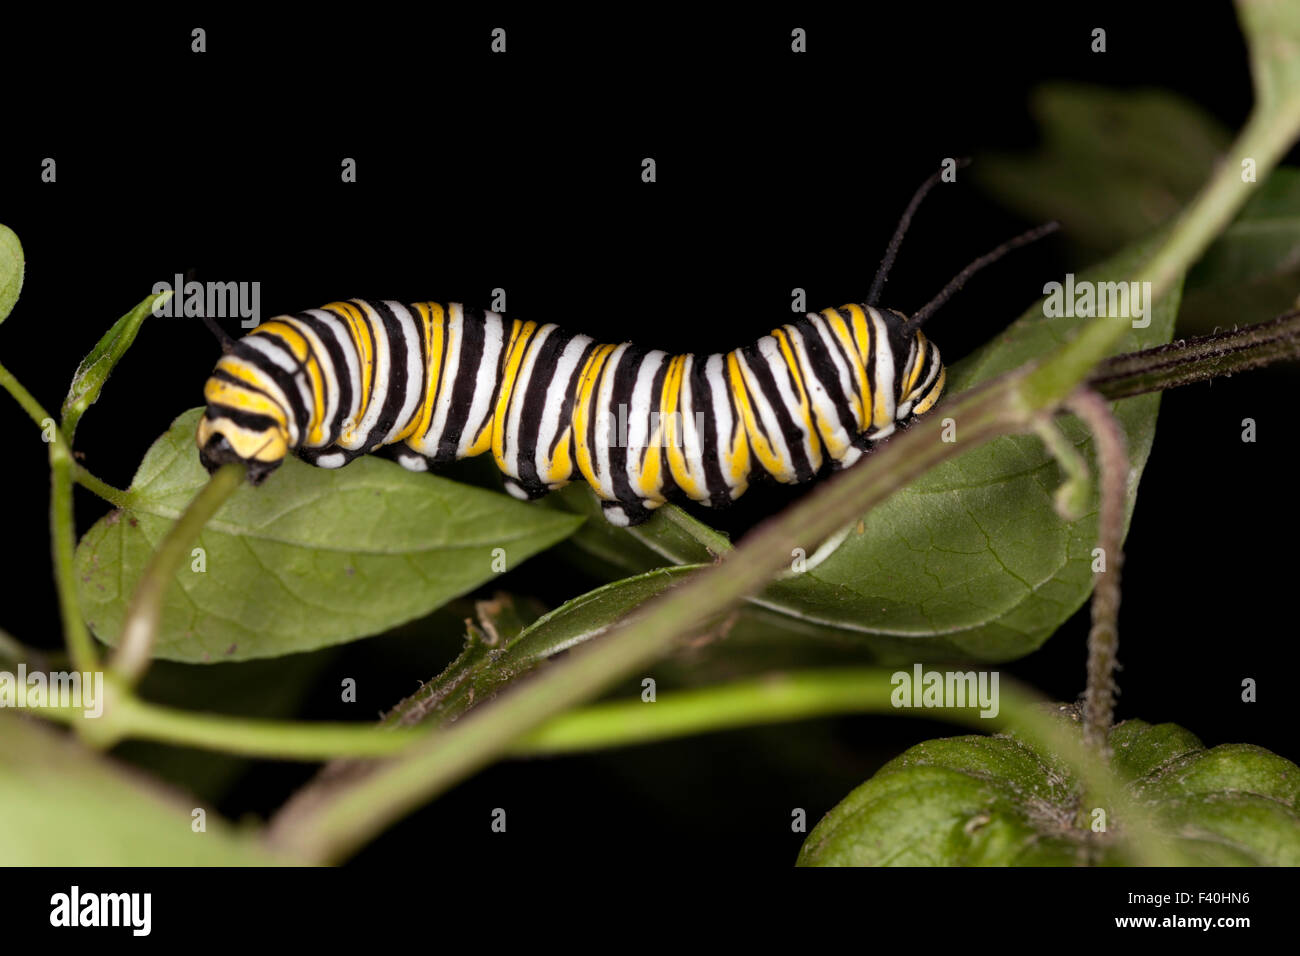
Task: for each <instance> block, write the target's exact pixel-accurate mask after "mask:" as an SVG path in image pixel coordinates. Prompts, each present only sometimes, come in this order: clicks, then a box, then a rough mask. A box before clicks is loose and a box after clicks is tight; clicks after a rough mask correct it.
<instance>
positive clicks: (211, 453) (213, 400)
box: [195, 356, 290, 485]
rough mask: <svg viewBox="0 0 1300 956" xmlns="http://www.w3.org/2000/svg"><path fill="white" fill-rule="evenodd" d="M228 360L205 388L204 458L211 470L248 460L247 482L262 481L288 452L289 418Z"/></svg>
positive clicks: (200, 439) (201, 423) (201, 421)
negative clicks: (206, 402) (235, 371)
mask: <svg viewBox="0 0 1300 956" xmlns="http://www.w3.org/2000/svg"><path fill="white" fill-rule="evenodd" d="M229 361H230V359H229V357H228V356H227V357H223V358H222V360H221V362H219V363H218V364H217V370H216V371H215V372H213V374H212V377H211V378H209V379H208V383H207V385H206V386H205V387H204V389H203V395H204V397H205V398H206V399H207V400H208V407H207V410H206V411H205V412H204V413H203V417H202V418H201V419H199V428H198V432H197V433H196V435H195V442H196V443H197V444H198V446H199V461H200V462H201V463H202V464H203V467H204V468H206V469H207V470H208V472H209V473H211V472H213V471H216V470H217V469H218V468H220V467H221V466H222V465H225V464H229V463H231V462H244V463H245V464H247V465H248V480H249V481H250V482H251V483H252V484H254V485H259V484H261V483H262V482H263V481H264V480H265V479H266V476H267V475H269V474H270V473H271V472H273V471H275V469H276V468H278V467H280V463H281V462H283V461H284V456H285V455H286V454H288V451H289V444H290V436H289V419H288V416H287V415H286V414H285V411H284V409H283V408H282V407H281V406H280V403H279V402H277V401H275V400H274V399H272V398H270V396H269V395H267V394H266V392H265V391H261V390H258V389H257V388H256V387H255V386H253V385H251V384H250V383H249V382H248V381H247V380H246V379H244V378H242V377H239V376H237V375H235V374H232V370H230V369H226V368H223V365H226V364H227V363H228V362H229Z"/></svg>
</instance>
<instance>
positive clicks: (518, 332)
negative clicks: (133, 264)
mask: <svg viewBox="0 0 1300 956" xmlns="http://www.w3.org/2000/svg"><path fill="white" fill-rule="evenodd" d="M939 179H940V175H939V174H935V175H934V176H931V177H930V178H929V179H928V180H927V181H926V182H925V183H924V184H922V186H921V188H920V189H919V190H918V191H917V193H916V195H915V196H914V197H913V199H912V201H911V203H910V204H909V205H908V208H907V210H906V211H905V212H904V214H903V217H902V220H901V221H900V222H899V225H898V228H897V229H896V231H895V233H894V236H893V238H892V239H891V241H890V244H889V248H888V250H887V251H886V254H885V257H884V260H883V261H882V263H881V266H880V269H879V271H878V272H877V273H876V277H875V280H874V281H873V283H872V287H871V292H870V294H869V296H868V299H867V302H866V303H865V304H862V305H847V306H843V307H841V308H839V309H826V310H824V311H822V312H820V313H811V314H808V315H805V316H804V317H802V318H800V319H798V320H796V321H794V322H791V323H790V324H788V325H783V326H781V327H780V328H778V329H775V330H773V331H772V333H771V334H770V335H767V336H764V337H763V338H761V339H759V340H758V341H757V342H756V343H754V344H753V345H748V346H745V347H742V348H738V349H735V350H734V351H731V352H727V353H725V354H713V355H669V354H668V353H666V352H662V351H657V350H650V349H644V348H641V347H638V346H636V345H633V344H631V343H626V342H625V343H623V344H620V345H602V344H598V343H597V342H596V341H595V340H593V339H591V338H588V337H587V336H585V335H580V334H576V333H573V332H566V331H564V330H562V329H560V328H559V327H558V326H555V325H538V324H537V323H535V322H525V321H521V320H518V319H515V320H508V319H506V318H504V317H503V316H501V315H498V314H497V313H494V312H480V311H476V310H474V309H471V308H466V307H464V306H461V305H459V304H456V303H452V304H450V305H447V306H443V305H440V304H438V303H435V302H417V303H415V304H413V305H403V304H402V303H399V302H390V301H366V300H362V299H352V300H349V301H347V302H334V303H331V304H329V305H327V306H325V307H323V308H320V309H311V310H309V311H306V312H299V313H295V314H293V315H281V316H277V317H276V318H273V319H270V320H268V321H266V322H264V323H262V324H261V325H259V326H258V327H257V328H256V329H254V330H253V331H252V332H251V333H249V334H248V335H247V336H245V337H244V338H242V339H240V340H238V341H233V340H230V339H229V338H228V337H226V336H225V333H222V332H220V330H219V329H215V327H214V330H215V331H217V333H218V335H219V336H220V337H221V338H222V341H223V344H224V352H225V354H223V356H222V357H221V359H220V360H219V361H218V362H217V367H216V370H215V371H214V372H213V373H212V376H211V377H210V378H209V379H208V382H207V385H206V387H205V389H204V397H205V398H206V400H207V410H206V412H205V414H204V417H203V418H202V419H201V420H200V422H199V428H198V434H197V442H198V446H199V455H200V460H201V461H202V463H203V465H204V466H205V467H206V468H207V469H208V470H209V471H212V470H215V469H216V468H217V467H218V466H220V465H222V464H224V463H226V462H232V461H240V462H245V463H247V465H248V477H249V480H250V481H252V482H253V483H254V484H257V483H260V482H261V481H262V480H263V479H264V478H265V477H266V476H267V475H268V474H269V473H270V472H271V471H273V470H274V469H275V468H276V467H277V466H278V465H279V464H280V463H281V462H282V461H283V460H284V458H285V456H286V455H287V454H288V453H289V452H294V453H295V454H297V455H298V456H299V457H301V458H303V459H305V460H306V461H308V462H311V463H312V464H315V465H319V466H321V467H325V468H338V467H341V466H343V465H345V464H347V463H348V462H349V461H351V460H352V459H353V458H356V457H357V456H358V455H363V454H367V453H370V452H381V451H382V452H385V453H387V454H389V455H390V456H391V457H394V458H396V459H397V461H399V462H400V463H401V464H402V465H404V466H405V467H407V468H410V469H413V470H416V471H424V470H427V469H428V468H430V467H434V466H437V465H439V464H441V463H445V462H449V461H452V460H454V459H459V458H467V457H472V456H475V455H481V454H484V453H486V452H491V453H492V456H493V458H494V459H495V461H496V464H497V467H498V468H500V470H501V472H502V474H503V475H504V476H505V483H506V487H507V489H508V490H509V491H510V492H511V493H512V494H514V495H515V496H516V497H519V498H536V497H540V496H541V495H544V494H546V493H547V492H548V491H551V490H554V489H556V488H559V487H561V486H563V485H564V484H566V483H568V482H569V481H570V480H572V479H574V478H582V479H583V480H585V481H586V482H587V483H588V484H590V485H591V487H592V488H593V489H594V490H595V492H596V495H597V496H598V497H599V498H600V499H601V502H602V505H603V507H604V511H605V515H606V517H607V518H608V519H609V520H610V521H611V522H613V523H614V524H618V525H633V524H638V523H640V522H642V521H644V520H646V519H647V518H648V517H649V516H650V514H651V512H652V511H653V509H655V508H657V507H659V506H660V505H662V504H664V503H665V502H666V501H667V500H669V499H670V498H672V497H674V496H681V497H684V498H688V499H691V500H694V501H698V502H703V503H704V504H708V505H713V506H720V505H724V504H727V503H729V502H730V501H732V500H733V499H735V498H737V497H739V496H740V495H741V494H742V493H744V491H745V490H746V488H747V487H748V486H749V483H750V481H751V479H753V478H754V477H755V476H757V475H759V474H767V475H770V476H772V477H773V478H775V479H776V480H777V481H779V482H783V483H795V482H804V481H808V480H809V479H811V478H812V477H813V476H814V475H815V474H816V473H817V472H818V471H819V470H821V469H822V468H823V467H824V466H829V467H832V468H840V467H845V466H847V465H850V464H852V463H853V462H854V461H856V460H857V459H858V458H859V457H860V456H861V455H862V453H863V452H864V451H865V450H866V449H867V448H869V447H870V445H871V443H872V442H873V441H876V440H879V439H881V438H884V437H886V436H887V435H889V434H891V433H892V432H893V431H894V430H895V428H897V427H898V426H899V424H900V423H905V422H906V421H907V420H908V419H910V418H912V417H913V416H916V415H921V414H924V413H925V412H926V411H928V410H929V409H930V408H931V407H932V406H933V405H934V403H935V402H936V401H937V400H938V398H939V395H940V393H941V392H942V391H943V386H944V380H945V370H944V366H943V363H942V361H941V359H940V356H939V350H938V349H937V348H936V347H935V346H934V344H933V343H932V342H930V341H929V339H927V338H926V336H925V334H924V333H923V332H922V331H921V329H920V325H921V323H922V322H924V321H925V320H926V319H927V318H928V317H929V316H930V315H932V314H933V313H934V311H935V310H936V309H937V308H938V307H939V306H940V305H942V304H943V302H945V301H946V300H947V299H948V297H949V296H950V295H951V294H952V293H953V292H955V291H956V290H957V289H958V288H960V287H961V285H962V284H963V283H964V282H965V281H966V279H968V278H969V277H970V276H971V275H973V274H974V273H975V272H976V271H977V270H979V269H980V268H982V267H983V266H985V265H987V264H989V263H990V262H993V261H994V260H996V259H998V258H1000V257H1001V256H1002V255H1004V254H1005V253H1007V252H1009V251H1010V250H1012V249H1014V248H1017V247H1018V246H1021V245H1024V244H1025V243H1028V242H1031V241H1033V240H1035V239H1037V238H1039V237H1041V236H1043V235H1046V234H1047V233H1048V232H1051V231H1052V230H1054V229H1055V228H1056V224H1055V223H1048V224H1047V225H1046V226H1040V227H1038V228H1037V229H1033V230H1030V231H1029V232H1027V233H1024V234H1023V235H1021V236H1018V237H1017V238H1015V239H1012V240H1011V241H1009V242H1007V243H1004V244H1003V245H1002V246H999V247H998V248H997V249H994V250H993V251H992V252H990V253H988V254H987V255H985V256H982V257H981V258H979V259H977V260H975V262H973V263H971V265H970V266H968V267H967V268H966V269H964V270H962V272H961V273H959V274H958V275H957V276H956V277H955V278H954V279H953V280H952V281H951V282H949V283H948V285H947V286H945V287H944V289H943V290H942V291H941V292H940V293H939V295H937V296H936V297H935V298H934V299H933V300H931V301H930V302H929V303H927V304H926V305H925V306H923V307H922V308H921V309H919V310H918V311H917V312H916V313H914V314H913V315H912V316H911V318H908V317H907V316H904V315H903V314H902V313H900V312H896V311H894V310H892V309H884V308H878V307H877V305H876V302H877V301H878V298H879V295H880V291H881V289H882V288H883V285H884V282H885V278H886V277H887V275H888V272H889V269H890V267H891V265H892V263H893V260H894V256H895V254H896V253H897V250H898V246H899V244H900V242H901V241H902V238H903V235H904V233H905V232H906V230H907V226H908V224H909V222H910V220H911V217H912V214H913V213H914V212H915V210H916V207H917V205H918V204H919V203H920V201H921V199H922V197H923V196H924V195H925V193H926V192H927V191H928V190H929V189H930V188H931V187H932V186H934V185H935V183H937V182H938V181H939Z"/></svg>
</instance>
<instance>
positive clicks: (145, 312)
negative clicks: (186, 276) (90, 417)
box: [63, 292, 171, 439]
mask: <svg viewBox="0 0 1300 956" xmlns="http://www.w3.org/2000/svg"><path fill="white" fill-rule="evenodd" d="M170 296H171V293H170V292H165V293H163V294H161V295H151V296H149V298H147V299H145V300H144V301H143V302H141V303H140V304H139V305H137V306H136V307H135V308H134V309H132V310H131V311H130V312H128V313H127V314H126V315H124V316H122V317H121V318H120V319H118V320H117V321H116V322H114V323H113V326H112V328H110V329H109V330H108V331H107V332H105V333H104V335H103V337H102V338H100V340H99V341H98V342H96V343H95V347H94V348H93V349H91V350H90V354H89V355H87V356H86V357H85V358H84V359H82V360H81V364H80V365H79V366H77V373H76V374H75V375H73V376H72V384H71V385H70V386H69V387H68V395H67V397H66V398H65V399H64V400H63V432H64V434H65V435H67V436H68V438H69V439H71V438H72V434H73V432H75V431H76V430H77V423H78V422H79V421H81V416H82V415H83V414H84V413H85V411H86V409H87V408H89V407H90V406H91V405H93V404H95V402H96V400H97V399H98V398H99V393H100V391H102V390H103V388H104V383H105V382H107V381H108V376H109V375H111V374H112V372H113V368H114V367H115V366H116V365H117V363H118V362H119V361H120V360H121V358H122V356H123V355H125V354H126V350H127V349H129V348H130V347H131V343H132V342H134V341H135V337H136V334H137V333H138V332H139V331H140V326H141V324H143V322H144V320H145V319H146V318H147V317H148V316H149V315H150V314H151V313H152V312H153V310H154V307H155V306H157V305H161V304H162V303H163V302H165V301H166V300H167V299H168V298H169V297H170Z"/></svg>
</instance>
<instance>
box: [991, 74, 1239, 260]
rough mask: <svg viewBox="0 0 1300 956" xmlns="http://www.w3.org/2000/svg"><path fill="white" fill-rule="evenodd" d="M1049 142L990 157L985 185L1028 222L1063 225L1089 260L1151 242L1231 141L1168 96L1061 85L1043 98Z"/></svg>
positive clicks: (1195, 110)
mask: <svg viewBox="0 0 1300 956" xmlns="http://www.w3.org/2000/svg"><path fill="white" fill-rule="evenodd" d="M1031 108H1032V111H1033V113H1034V117H1035V119H1036V120H1037V122H1038V125H1039V128H1040V135H1041V139H1042V141H1041V144H1040V146H1039V147H1038V148H1037V150H1035V151H1034V152H1032V153H1030V154H1027V155H1022V156H1015V155H1007V154H991V155H988V156H981V157H979V159H978V162H976V164H975V165H974V167H973V168H972V172H973V173H974V175H975V178H976V180H977V181H978V182H979V183H980V184H981V185H982V186H983V187H984V188H985V189H987V190H988V191H989V192H990V193H992V194H993V195H994V196H996V197H997V198H998V199H999V200H1000V201H1002V202H1004V203H1005V204H1006V205H1008V206H1010V207H1011V208H1013V209H1015V210H1016V211H1018V212H1019V213H1021V214H1022V215H1024V216H1025V217H1026V218H1028V219H1034V220H1041V219H1057V220H1059V221H1060V222H1061V224H1062V225H1063V226H1064V227H1065V229H1064V232H1065V235H1066V236H1068V237H1069V238H1070V239H1071V240H1072V241H1074V242H1076V243H1079V244H1081V245H1083V246H1084V247H1085V248H1086V249H1087V250H1088V252H1089V253H1090V254H1093V255H1095V254H1096V253H1098V252H1111V251H1113V250H1115V249H1117V248H1119V247H1120V246H1123V245H1125V244H1126V243H1129V242H1133V241H1135V240H1137V239H1140V238H1141V237H1142V236H1145V235H1148V234H1149V233H1150V232H1152V230H1154V229H1155V228H1156V227H1157V226H1159V225H1161V224H1162V223H1164V222H1165V221H1167V220H1168V219H1169V218H1170V217H1171V216H1173V215H1174V214H1175V213H1176V212H1178V210H1179V209H1181V208H1182V206H1183V204H1184V203H1185V202H1186V201H1187V200H1188V199H1190V198H1191V197H1192V196H1193V195H1194V194H1195V192H1196V191H1197V190H1198V189H1199V188H1200V187H1201V185H1202V184H1203V183H1204V182H1205V180H1206V178H1207V177H1208V176H1209V174H1210V172H1211V170H1212V169H1213V168H1214V165H1215V164H1216V163H1217V162H1218V160H1219V158H1220V157H1221V156H1222V155H1223V152H1224V150H1225V149H1226V148H1227V146H1228V142H1229V134H1228V131H1227V130H1225V129H1224V128H1223V127H1222V126H1221V125H1220V124H1219V123H1218V122H1216V121H1215V120H1214V119H1213V118H1211V117H1210V116H1208V115H1207V114H1206V113H1205V112H1204V111H1203V110H1201V109H1200V107H1198V106H1195V105H1194V104H1192V103H1189V102H1188V101H1186V100H1184V99H1182V98H1180V97H1178V96H1175V95H1174V94H1172V93H1168V92H1165V91H1163V90H1115V89H1111V88H1108V87H1097V86H1087V85H1081V84H1072V83H1052V84H1047V85H1044V86H1042V87H1040V88H1039V89H1038V90H1036V91H1035V93H1034V95H1033V100H1032V106H1031Z"/></svg>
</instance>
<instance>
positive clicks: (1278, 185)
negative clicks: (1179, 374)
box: [1178, 167, 1300, 333]
mask: <svg viewBox="0 0 1300 956" xmlns="http://www.w3.org/2000/svg"><path fill="white" fill-rule="evenodd" d="M1186 292H1187V296H1186V300H1185V301H1184V303H1183V308H1182V312H1181V314H1180V315H1179V316H1178V325H1179V328H1180V330H1183V331H1186V332H1189V333H1208V332H1213V331H1215V330H1216V329H1226V328H1230V327H1232V326H1243V325H1252V324H1254V323H1256V322H1263V321H1265V320H1267V319H1271V318H1273V317H1274V316H1276V315H1280V314H1281V313H1283V312H1286V311H1288V310H1290V309H1294V308H1295V307H1296V306H1297V304H1300V169H1295V168H1293V167H1283V168H1281V169H1275V170H1274V171H1273V174H1272V175H1271V176H1269V177H1268V179H1267V180H1265V181H1264V182H1263V183H1261V184H1260V187H1259V190H1258V192H1256V193H1255V195H1254V196H1252V197H1251V198H1250V201H1249V202H1247V203H1246V205H1245V207H1244V208H1243V209H1242V210H1241V213H1240V214H1239V215H1238V216H1237V218H1236V219H1235V220H1234V221H1233V223H1232V225H1230V226H1229V227H1228V228H1227V229H1226V230H1224V232H1223V234H1222V235H1220V236H1219V238H1218V239H1216V240H1215V242H1214V244H1213V245H1212V246H1210V248H1209V249H1207V250H1206V251H1205V255H1204V256H1202V257H1201V260H1200V262H1198V263H1197V264H1196V266H1195V267H1194V268H1193V269H1192V271H1191V272H1189V273H1188V275H1187V290H1186Z"/></svg>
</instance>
